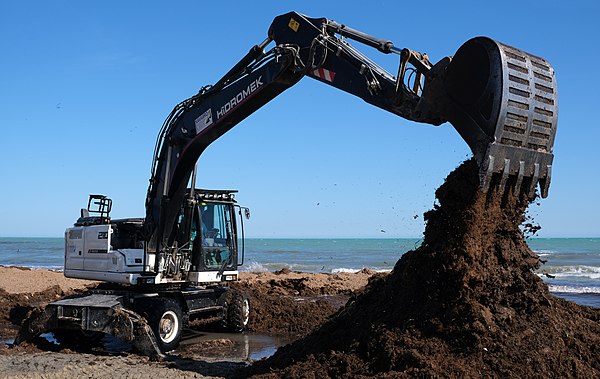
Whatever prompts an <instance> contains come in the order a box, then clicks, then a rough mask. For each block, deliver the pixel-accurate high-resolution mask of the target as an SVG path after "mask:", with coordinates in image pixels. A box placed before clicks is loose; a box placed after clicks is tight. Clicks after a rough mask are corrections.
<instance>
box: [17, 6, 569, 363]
mask: <svg viewBox="0 0 600 379" xmlns="http://www.w3.org/2000/svg"><path fill="white" fill-rule="evenodd" d="M351 42H353V43H355V44H356V43H358V44H361V45H365V46H367V47H368V48H373V49H375V50H377V51H378V52H379V53H382V54H394V55H397V56H398V57H399V65H398V71H397V72H396V73H394V74H392V73H389V72H387V71H386V70H384V69H383V68H382V67H380V66H379V65H378V64H377V63H375V62H374V61H373V60H371V59H370V58H368V57H367V56H366V55H365V54H364V53H362V52H361V51H359V50H358V49H357V48H355V47H354V46H353V45H352V44H351ZM363 47H364V46H363ZM365 50H367V49H365ZM304 77H310V78H312V79H315V80H317V81H319V82H321V83H323V84H327V85H330V86H333V87H335V88H338V89H340V90H342V91H344V92H348V93H350V94H352V95H355V96H357V97H359V98H361V99H363V100H364V101H365V102H367V103H369V104H372V105H374V106H376V107H378V108H381V109H383V110H386V111H388V112H391V113H394V114H396V115H398V116H400V117H402V118H404V119H408V120H412V121H415V122H419V123H425V124H430V125H441V124H443V123H446V122H448V123H450V124H451V125H452V126H453V127H454V128H455V129H456V131H457V132H458V133H459V134H460V136H461V137H462V138H463V139H464V141H465V142H466V143H467V145H468V146H469V148H470V149H471V151H472V153H473V156H474V159H475V160H476V161H477V163H478V166H479V177H480V190H481V191H483V192H487V191H488V190H489V188H490V184H491V183H492V182H494V183H499V188H501V189H502V190H503V191H513V192H514V193H515V194H522V193H525V194H526V195H527V196H529V197H531V198H534V197H535V196H538V194H539V195H541V197H546V196H548V190H549V186H550V179H551V175H552V161H553V157H554V155H553V145H554V137H555V134H556V127H557V119H558V103H557V100H558V97H557V96H558V95H557V86H556V78H555V75H554V69H553V68H552V66H551V65H550V63H549V62H548V61H546V60H545V59H543V58H540V57H538V56H534V55H531V54H528V53H526V52H524V51H522V50H519V49H516V48H514V47H511V46H508V45H505V44H502V43H500V42H497V41H495V40H492V39H490V38H487V37H476V38H473V39H471V40H469V41H467V42H465V43H464V44H463V45H462V46H461V47H460V48H459V49H458V50H457V52H456V53H455V54H454V56H448V57H445V58H443V59H441V60H440V61H438V62H437V63H435V64H433V63H432V62H430V60H429V58H428V56H427V55H426V54H423V53H420V52H417V51H414V50H410V49H408V48H398V47H397V46H396V45H395V44H394V43H393V42H392V41H390V40H387V39H380V38H376V37H373V36H371V35H368V34H365V33H363V32H361V31H358V30H355V29H352V28H350V27H348V26H346V25H343V24H340V23H337V22H335V21H333V20H329V19H327V18H311V17H307V16H305V15H302V14H299V13H296V12H290V13H286V14H283V15H280V16H277V17H275V19H274V20H273V22H272V24H271V26H270V28H269V30H268V36H267V38H266V39H265V40H264V41H263V42H261V43H259V44H257V45H255V46H253V47H252V48H251V49H250V51H249V52H248V53H247V54H246V55H245V56H244V57H243V58H242V59H241V60H240V61H239V62H237V63H236V64H235V65H234V66H233V67H232V68H231V69H230V70H229V71H227V73H225V75H223V77H222V78H220V79H219V80H218V81H216V83H214V84H212V85H207V86H204V87H202V88H201V89H200V91H199V92H198V93H197V94H195V95H193V96H192V97H190V98H188V99H186V100H184V101H182V102H181V103H179V104H177V105H176V106H175V108H174V109H173V110H172V112H171V113H170V114H169V116H168V117H167V118H166V120H165V122H164V124H163V126H162V128H161V129H160V132H159V134H158V138H157V142H156V147H155V150H154V154H153V163H152V168H151V176H150V184H149V187H148V192H147V196H146V203H145V205H146V215H145V217H143V218H131V219H111V218H110V211H111V208H112V201H111V200H110V199H109V198H107V197H106V196H103V195H90V199H89V202H88V207H87V209H82V211H81V217H80V218H79V219H78V220H77V222H76V223H75V225H74V226H73V227H71V228H69V229H67V230H66V232H65V269H64V273H65V276H67V277H71V278H82V279H91V280H97V281H102V282H106V283H107V284H111V285H110V286H106V287H102V286H98V288H96V289H95V290H91V291H90V292H89V293H87V294H85V295H80V296H74V297H68V298H64V299H61V300H58V301H56V302H53V303H51V304H49V305H48V306H47V307H46V308H45V309H37V310H35V311H33V312H32V313H31V315H30V317H29V318H28V319H26V320H25V322H24V323H23V325H22V327H21V329H20V331H19V334H18V336H17V338H16V340H15V344H19V343H21V342H23V341H27V340H31V339H32V338H34V337H36V336H38V335H40V334H41V333H43V332H47V331H53V332H54V334H55V335H57V336H59V335H63V336H64V335H71V336H76V338H77V339H80V340H83V339H86V340H89V341H92V340H94V339H97V338H99V337H101V336H103V335H104V334H106V333H108V334H112V335H114V336H116V337H118V338H121V339H123V340H125V341H127V342H130V343H131V344H132V345H133V346H134V347H135V348H136V349H137V350H138V351H139V352H141V353H143V354H146V355H149V356H151V357H153V358H158V357H161V356H163V354H164V353H166V352H168V351H170V350H172V349H174V348H176V347H177V344H178V343H179V340H180V338H181V331H182V328H183V327H184V326H185V325H187V324H188V323H189V322H190V320H192V319H194V318H195V317H201V316H206V315H209V314H210V315H213V316H214V315H216V317H217V318H220V319H221V320H222V323H223V325H225V326H227V328H228V329H230V330H235V331H242V330H244V328H245V327H246V325H247V323H248V317H249V312H250V305H249V302H248V299H247V297H245V296H244V295H243V294H240V293H237V292H236V291H234V290H233V289H232V288H231V284H232V283H233V282H235V281H236V280H238V266H240V265H242V264H243V257H244V252H243V250H244V249H243V218H244V217H243V215H245V216H246V217H249V210H248V208H245V207H241V206H239V205H237V203H236V201H235V191H233V190H206V189H199V188H195V187H196V186H195V179H196V176H197V161H198V159H199V157H200V155H201V154H202V153H203V151H204V150H205V149H206V148H207V147H208V146H209V145H210V144H211V143H212V142H214V141H215V140H217V139H218V138H219V137H221V136H222V135H223V134H224V133H226V132H227V131H229V130H230V129H231V128H233V127H234V126H235V125H237V124H238V123H240V122H241V121H243V120H244V119H245V118H246V117H248V116H249V115H251V114H252V113H254V112H255V111H257V110H258V109H259V108H261V107H262V106H263V105H265V104H266V103H268V102H269V101H270V100H272V99H273V98H275V97H276V96H279V95H280V94H281V93H282V92H284V91H285V90H286V89H288V88H290V87H292V86H294V85H295V84H296V83H298V82H299V81H300V80H301V79H302V78H304ZM494 186H496V185H494ZM538 188H539V192H538ZM238 215H239V217H237V216H238Z"/></svg>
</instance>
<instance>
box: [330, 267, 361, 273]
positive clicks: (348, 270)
mask: <svg viewBox="0 0 600 379" xmlns="http://www.w3.org/2000/svg"><path fill="white" fill-rule="evenodd" d="M359 271H360V269H356V268H343V267H341V268H334V269H332V270H331V273H332V274H341V273H348V274H356V273H357V272H359Z"/></svg>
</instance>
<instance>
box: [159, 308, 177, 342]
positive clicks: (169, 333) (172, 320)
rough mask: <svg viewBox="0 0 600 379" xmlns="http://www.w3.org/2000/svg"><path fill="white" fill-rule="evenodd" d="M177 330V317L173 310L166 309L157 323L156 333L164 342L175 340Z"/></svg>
mask: <svg viewBox="0 0 600 379" xmlns="http://www.w3.org/2000/svg"><path fill="white" fill-rule="evenodd" d="M178 330H179V318H178V317H177V314H175V312H173V311H166V312H165V313H164V314H163V315H162V317H161V318H160V321H159V323H158V334H159V336H160V339H161V341H162V342H164V343H169V342H172V341H173V340H175V338H176V337H177V332H178Z"/></svg>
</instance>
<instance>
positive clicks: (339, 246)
mask: <svg viewBox="0 0 600 379" xmlns="http://www.w3.org/2000/svg"><path fill="white" fill-rule="evenodd" d="M420 243H421V240H420V239H411V238H399V239H391V238H388V239H308V238H307V239H261V238H249V239H246V241H245V248H244V252H245V253H244V264H243V266H241V267H240V270H241V271H253V272H261V271H276V270H281V269H283V268H287V269H290V270H295V271H304V272H325V273H333V274H335V273H340V272H350V273H351V272H357V271H359V270H361V269H363V268H368V269H371V270H374V271H380V272H386V271H391V270H392V269H393V267H394V264H395V263H396V261H397V260H398V259H399V258H400V256H401V255H402V254H403V253H405V252H407V251H410V250H414V249H415V248H417V247H418V246H419V245H420ZM527 243H528V244H529V247H530V248H531V249H532V250H533V251H534V252H535V253H537V254H538V255H539V256H540V258H541V259H542V260H543V261H544V262H545V263H544V264H543V265H542V266H541V267H540V268H539V269H538V270H537V271H536V274H537V275H539V276H540V277H541V278H542V279H543V280H544V281H545V282H546V283H547V284H548V287H549V289H550V291H551V292H552V293H554V294H555V295H557V296H559V297H563V298H566V299H568V300H570V301H574V302H576V303H579V304H582V305H589V306H593V307H596V308H600V238H530V239H528V240H527ZM63 257H64V240H63V239H62V238H23V237H19V238H0V265H2V266H20V267H29V268H32V269H51V270H59V271H60V270H62V267H63Z"/></svg>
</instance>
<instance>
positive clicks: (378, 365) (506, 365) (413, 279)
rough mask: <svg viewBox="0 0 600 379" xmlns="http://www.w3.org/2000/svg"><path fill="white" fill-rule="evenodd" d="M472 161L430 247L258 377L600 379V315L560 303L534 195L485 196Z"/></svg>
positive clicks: (448, 196) (434, 228)
mask: <svg viewBox="0 0 600 379" xmlns="http://www.w3.org/2000/svg"><path fill="white" fill-rule="evenodd" d="M478 184H479V181H478V168H477V165H476V163H475V162H474V161H473V160H469V161H466V162H464V163H463V164H462V165H461V166H459V167H458V168H457V169H455V170H454V171H453V172H452V173H450V174H449V176H448V177H447V178H446V181H445V183H444V184H443V185H442V186H441V187H440V188H439V189H438V190H437V191H436V197H437V200H438V204H437V205H436V206H435V207H434V209H433V210H431V211H429V212H427V213H426V214H425V219H426V221H427V226H426V228H425V233H424V241H423V244H422V245H421V246H420V247H419V248H418V249H416V250H414V251H410V252H407V253H406V254H404V255H403V256H402V257H401V258H400V260H399V261H398V262H397V263H396V266H395V267H394V270H393V271H392V273H391V274H389V275H386V276H383V275H382V276H375V277H373V279H372V280H371V281H370V283H369V285H368V286H367V287H366V288H365V290H364V292H362V293H360V294H359V295H356V296H355V297H353V298H352V299H351V300H350V301H349V302H348V303H347V304H346V306H345V307H343V308H342V309H341V310H340V311H338V312H337V313H336V314H335V315H334V316H333V317H332V318H330V319H329V320H328V321H327V322H326V323H325V324H323V325H322V327H321V328H319V329H317V330H316V331H315V332H313V333H312V334H310V335H308V336H306V337H304V338H303V339H300V340H298V341H296V342H295V343H293V344H291V345H288V346H286V347H283V348H281V349H279V350H278V351H277V353H276V354H275V355H274V356H272V357H271V358H269V359H268V360H263V361H260V362H257V363H255V364H254V365H253V366H252V367H251V368H250V371H248V372H246V373H245V375H257V376H258V377H268V378H276V377H285V378H300V377H318V378H328V377H331V378H337V377H361V376H375V377H382V378H383V377H481V376H485V377H489V376H492V377H579V378H585V377H590V378H591V377H599V376H600V360H599V359H598V357H599V356H600V310H599V309H594V308H590V307H584V306H580V305H577V304H574V303H571V302H568V301H566V300H563V299H559V298H556V297H555V296H553V295H552V294H550V293H549V292H548V288H547V286H546V285H545V284H544V282H543V281H542V280H541V279H540V278H539V277H538V276H537V275H535V274H534V273H533V270H534V269H535V268H537V267H538V266H539V258H538V257H537V256H536V254H535V253H533V252H532V251H531V250H530V249H529V247H528V246H527V244H526V243H525V239H524V234H523V231H522V230H521V228H520V225H522V224H523V223H524V221H525V211H526V209H527V207H528V205H529V199H528V198H527V197H526V196H525V195H523V194H520V195H514V194H513V193H512V191H500V190H499V188H498V183H492V186H491V188H490V191H489V192H488V193H487V194H483V193H481V192H480V191H478Z"/></svg>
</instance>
